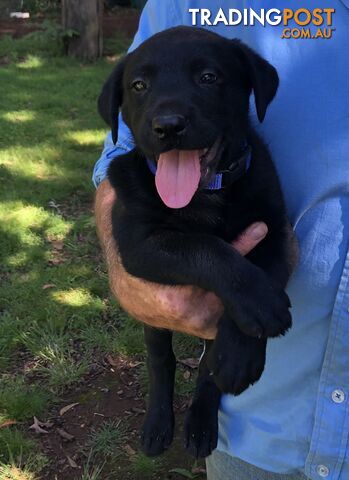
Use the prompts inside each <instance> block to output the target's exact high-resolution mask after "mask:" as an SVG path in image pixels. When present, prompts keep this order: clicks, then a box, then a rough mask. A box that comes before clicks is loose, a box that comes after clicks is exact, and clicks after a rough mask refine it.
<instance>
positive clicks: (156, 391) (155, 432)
mask: <svg viewBox="0 0 349 480" xmlns="http://www.w3.org/2000/svg"><path fill="white" fill-rule="evenodd" d="M144 337H145V343H146V346H147V351H148V359H147V366H148V375H149V402H148V410H147V414H146V417H145V420H144V423H143V426H142V429H141V447H142V450H143V452H144V453H145V454H146V455H148V456H155V455H160V454H161V453H163V452H164V450H166V448H168V447H169V445H170V444H171V442H172V439H173V430H174V415H173V389H174V376H175V370H176V358H175V356H174V353H173V350H172V332H170V331H169V330H159V329H157V328H152V327H148V326H144Z"/></svg>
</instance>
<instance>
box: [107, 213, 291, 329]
mask: <svg viewBox="0 0 349 480" xmlns="http://www.w3.org/2000/svg"><path fill="white" fill-rule="evenodd" d="M123 225H124V226H125V225H127V229H126V227H125V228H124V229H123V230H122V229H120V234H119V235H117V238H116V240H117V243H118V245H119V250H120V254H121V259H122V262H123V265H124V267H125V269H126V270H127V271H128V272H129V273H131V274H132V275H135V276H137V277H140V278H144V279H145V280H148V281H152V282H156V283H162V284H167V285H196V286H198V287H201V288H203V289H205V290H208V291H212V292H214V293H216V295H217V296H218V297H220V298H221V300H222V302H223V304H224V307H225V309H226V311H227V312H228V313H229V315H230V317H231V318H232V319H233V320H234V322H235V323H236V324H237V325H238V327H239V328H240V330H241V331H242V332H244V333H245V334H246V335H250V336H254V337H260V336H263V337H268V336H278V335H281V334H284V333H285V332H286V331H287V329H288V328H290V326H291V315H290V312H289V307H290V302H289V299H288V297H287V295H286V293H285V292H284V291H283V289H282V288H280V287H279V286H278V285H277V284H274V283H273V282H272V280H271V278H270V277H268V275H267V274H266V273H265V272H264V271H263V270H262V269H261V268H259V267H257V266H255V265H253V264H252V263H251V262H250V261H249V260H247V259H246V258H244V257H242V256H241V255H240V254H239V253H238V252H237V251H236V250H235V249H234V248H233V247H231V246H230V245H229V244H228V243H226V242H224V241H223V240H221V239H219V238H218V237H215V236H213V235H207V234H202V235H195V234H183V233H178V232H172V231H159V232H158V233H156V234H154V233H153V232H152V231H149V226H147V225H142V224H140V223H136V224H135V223H134V221H132V220H128V221H127V222H123ZM153 228H154V227H152V229H153ZM246 292H248V295H247V294H246Z"/></svg>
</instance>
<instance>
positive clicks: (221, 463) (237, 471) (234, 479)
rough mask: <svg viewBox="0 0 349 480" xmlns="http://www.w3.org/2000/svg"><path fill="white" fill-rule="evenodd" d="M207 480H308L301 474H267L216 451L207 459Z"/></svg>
mask: <svg viewBox="0 0 349 480" xmlns="http://www.w3.org/2000/svg"><path fill="white" fill-rule="evenodd" d="M206 470H207V480H307V477H306V476H305V475H304V474H302V473H301V472H299V473H295V474H292V475H284V474H278V473H272V472H267V471H266V470H261V469H260V468H257V467H254V466H253V465H250V464H249V463H246V462H243V461H242V460H239V459H238V458H234V457H231V456H230V455H227V454H226V453H222V452H219V451H218V450H215V451H214V452H213V453H212V455H210V456H209V457H207V458H206Z"/></svg>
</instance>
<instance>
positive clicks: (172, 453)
mask: <svg viewBox="0 0 349 480" xmlns="http://www.w3.org/2000/svg"><path fill="white" fill-rule="evenodd" d="M142 368H144V366H143V363H142V362H138V361H133V360H129V359H125V358H122V357H116V358H113V359H110V358H109V361H107V360H106V361H105V363H104V366H102V367H101V368H100V369H99V373H98V374H94V375H92V376H90V377H89V378H87V380H86V381H85V383H84V384H83V385H82V386H81V387H80V388H78V389H75V391H74V392H73V393H70V394H66V395H64V399H62V402H61V403H60V404H58V405H56V406H55V407H54V409H53V410H52V411H51V413H50V414H49V415H48V416H47V418H45V419H40V420H41V421H42V422H43V424H44V427H43V428H44V429H45V425H46V430H47V432H48V433H46V434H45V433H41V434H40V433H35V432H34V431H32V430H31V432H32V433H31V435H32V436H33V437H34V438H35V439H36V440H37V439H39V441H40V443H41V450H42V453H44V454H45V455H46V456H47V457H48V458H49V459H50V462H51V463H50V465H49V466H48V467H47V468H46V469H45V470H44V471H43V472H42V474H41V475H40V479H41V480H52V479H55V480H66V479H67V478H68V479H69V480H78V479H81V475H82V470H83V465H86V462H87V459H88V455H89V450H90V448H91V438H93V433H94V432H98V430H99V429H100V428H101V427H102V426H103V424H105V423H106V422H107V423H108V422H109V423H110V422H113V424H114V425H117V426H120V430H121V432H122V442H121V444H120V445H117V446H116V448H115V452H114V454H113V458H110V460H109V461H107V462H106V464H105V466H104V469H103V473H102V475H101V476H100V477H98V478H101V479H109V478H113V480H144V479H145V478H151V479H152V480H183V478H185V477H183V476H182V475H180V474H177V473H171V472H170V470H173V469H174V468H181V469H185V470H186V471H188V472H190V471H191V470H192V468H193V464H194V459H193V458H192V457H190V456H188V455H186V453H185V450H184V447H183V421H184V416H185V411H186V409H187V406H188V402H189V398H185V397H178V398H177V399H176V400H175V415H176V435H175V439H174V442H173V445H172V446H171V448H170V449H169V451H168V452H166V454H164V455H163V456H161V457H160V460H159V465H158V466H157V467H156V469H155V470H154V472H152V473H151V474H150V476H146V475H145V473H144V472H138V471H137V470H136V469H134V468H133V464H134V460H135V459H136V457H137V455H138V454H139V452H140V449H139V433H138V432H139V429H140V427H141V424H142V421H143V417H144V413H145V408H146V404H145V396H144V393H143V391H142V390H143V389H142V386H141V383H140V380H139V376H140V370H141V369H142ZM143 388H144V387H143ZM75 403H76V405H74V406H72V404H75ZM67 406H68V410H67V411H66V412H63V414H62V415H61V414H60V411H61V409H62V408H64V407H67ZM61 413H62V412H61ZM47 422H48V423H47ZM47 425H48V427H47ZM94 462H97V463H98V458H97V459H96V460H94ZM92 467H93V464H92ZM203 468H204V463H203V462H199V464H198V465H197V466H196V469H197V470H196V471H199V470H201V471H202V472H203ZM195 478H197V479H198V480H199V479H203V478H205V476H204V474H203V473H202V474H198V476H195Z"/></svg>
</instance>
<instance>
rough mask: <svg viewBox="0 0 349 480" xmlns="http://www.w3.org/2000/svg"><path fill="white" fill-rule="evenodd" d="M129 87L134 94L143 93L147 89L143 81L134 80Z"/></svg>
mask: <svg viewBox="0 0 349 480" xmlns="http://www.w3.org/2000/svg"><path fill="white" fill-rule="evenodd" d="M131 87H132V90H134V91H135V92H143V91H144V90H146V89H147V88H148V86H147V84H146V83H145V82H144V81H143V80H135V81H134V82H132V84H131Z"/></svg>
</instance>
